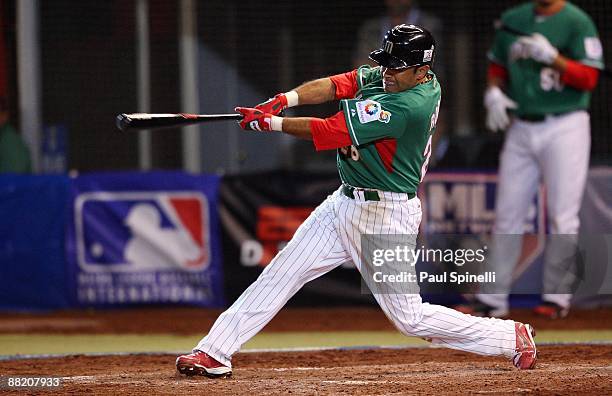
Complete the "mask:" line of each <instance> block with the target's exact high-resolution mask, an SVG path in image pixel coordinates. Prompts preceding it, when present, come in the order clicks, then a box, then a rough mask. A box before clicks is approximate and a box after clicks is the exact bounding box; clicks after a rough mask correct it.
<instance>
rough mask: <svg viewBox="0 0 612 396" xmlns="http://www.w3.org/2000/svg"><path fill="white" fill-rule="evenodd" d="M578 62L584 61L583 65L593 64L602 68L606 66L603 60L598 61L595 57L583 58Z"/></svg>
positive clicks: (597, 67) (592, 65)
mask: <svg viewBox="0 0 612 396" xmlns="http://www.w3.org/2000/svg"><path fill="white" fill-rule="evenodd" d="M578 62H580V63H582V64H583V65H587V66H591V67H594V68H596V69H600V70H601V69H603V68H604V64H603V62H602V61H596V60H593V59H581V60H579V61H578Z"/></svg>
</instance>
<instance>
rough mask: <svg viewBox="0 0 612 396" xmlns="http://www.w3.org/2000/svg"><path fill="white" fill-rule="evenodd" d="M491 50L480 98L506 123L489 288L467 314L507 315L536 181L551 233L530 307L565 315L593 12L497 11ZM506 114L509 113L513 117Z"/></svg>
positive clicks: (594, 53)
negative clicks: (538, 294) (538, 301)
mask: <svg viewBox="0 0 612 396" xmlns="http://www.w3.org/2000/svg"><path fill="white" fill-rule="evenodd" d="M501 22H502V24H503V25H505V26H508V27H509V28H512V29H516V30H519V31H524V32H527V33H529V34H531V35H530V36H524V37H517V36H516V35H514V34H512V33H508V32H506V31H503V30H499V31H498V32H497V34H496V36H495V41H494V43H493V47H492V48H491V50H490V52H489V54H488V55H489V59H490V61H491V63H490V66H489V71H488V76H487V80H488V88H487V90H486V93H485V97H484V104H485V107H486V110H487V120H486V122H487V127H488V128H489V129H491V130H505V129H506V128H508V127H509V129H508V131H507V136H506V141H505V144H504V148H503V150H502V153H501V159H500V169H499V187H498V192H497V202H496V209H495V215H496V217H495V227H494V235H495V239H494V244H493V248H492V252H491V256H490V265H492V267H493V268H492V269H493V270H495V271H496V272H497V280H498V282H497V284H496V285H495V289H494V290H486V289H484V290H483V291H482V293H481V294H479V295H477V296H476V299H477V302H476V303H475V304H474V305H473V306H472V307H471V308H470V309H468V310H465V311H464V312H469V313H474V314H479V315H486V316H499V317H503V316H506V315H507V313H508V293H509V291H510V288H511V279H512V269H513V266H514V264H515V263H516V262H517V260H518V257H519V254H520V251H521V243H522V233H523V231H524V221H525V218H526V215H527V212H528V209H529V207H530V204H531V202H533V199H534V197H535V194H536V192H537V189H538V186H539V184H540V182H541V181H543V182H544V185H545V186H546V206H547V212H548V213H547V215H548V227H549V232H550V233H551V234H552V235H554V236H552V237H550V238H549V242H548V243H547V246H546V250H545V254H544V266H545V267H544V268H545V270H544V294H543V296H542V299H543V303H542V305H540V306H538V307H537V308H536V311H535V312H536V313H538V314H540V315H543V316H546V317H549V318H558V317H564V316H565V315H567V313H568V310H569V307H570V299H571V283H572V282H573V281H575V280H576V279H575V278H573V277H574V275H575V274H574V271H573V267H574V264H575V259H576V241H577V236H576V234H577V233H578V228H579V218H578V211H579V209H580V204H581V200H582V194H583V191H584V186H585V182H586V177H587V171H588V167H589V154H590V142H591V136H590V123H589V114H588V112H587V111H588V108H589V102H590V98H591V91H592V90H593V89H594V88H595V86H596V84H597V79H598V76H599V71H598V69H601V68H603V59H602V56H603V54H602V52H603V51H602V46H601V43H600V41H599V38H598V35H597V30H596V28H595V25H594V24H593V21H592V20H591V18H590V17H589V16H588V15H587V14H586V13H585V12H584V11H582V10H581V9H579V8H578V7H576V6H575V5H573V4H571V3H570V2H568V1H565V0H535V1H534V2H530V3H526V4H523V5H519V6H517V7H514V8H512V9H510V10H508V11H506V12H505V13H504V14H503V15H502V20H501ZM509 113H513V114H514V117H512V116H510V114H509Z"/></svg>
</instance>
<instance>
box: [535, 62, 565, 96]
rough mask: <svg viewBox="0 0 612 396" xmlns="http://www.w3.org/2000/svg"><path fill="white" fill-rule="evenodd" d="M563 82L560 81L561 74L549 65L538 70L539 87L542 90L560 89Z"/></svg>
mask: <svg viewBox="0 0 612 396" xmlns="http://www.w3.org/2000/svg"><path fill="white" fill-rule="evenodd" d="M563 86H564V85H563V83H562V82H561V74H559V72H558V71H556V70H555V69H552V68H550V67H543V68H542V70H541V71H540V88H542V90H543V91H552V90H553V89H554V90H555V91H559V92H560V91H562V90H563Z"/></svg>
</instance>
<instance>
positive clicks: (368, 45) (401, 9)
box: [353, 0, 442, 75]
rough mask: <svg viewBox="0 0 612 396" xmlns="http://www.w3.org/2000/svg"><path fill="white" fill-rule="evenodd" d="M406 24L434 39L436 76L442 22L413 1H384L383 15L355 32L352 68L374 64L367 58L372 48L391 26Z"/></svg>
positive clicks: (438, 71)
mask: <svg viewBox="0 0 612 396" xmlns="http://www.w3.org/2000/svg"><path fill="white" fill-rule="evenodd" d="M401 24H407V25H419V26H422V27H424V28H425V29H427V30H428V31H430V32H431V34H432V35H433V36H434V37H436V44H437V47H438V48H437V53H438V56H437V59H436V75H439V74H440V56H439V54H440V37H441V36H442V34H441V31H442V22H440V19H438V18H437V17H435V16H434V15H431V14H429V13H427V12H425V11H423V10H421V8H420V7H419V6H418V4H417V2H416V1H414V0H385V14H384V15H382V16H378V17H373V18H369V19H367V20H366V21H365V22H364V23H363V24H362V25H361V26H360V27H359V31H358V32H357V45H356V47H355V51H354V53H353V67H355V68H357V67H359V66H361V65H365V64H369V65H372V66H374V65H375V62H374V61H372V60H371V59H370V58H369V55H370V51H372V48H376V47H377V46H378V45H379V44H380V42H381V40H382V39H383V38H384V36H385V34H386V33H387V32H388V31H389V29H391V28H392V27H393V26H397V25H401Z"/></svg>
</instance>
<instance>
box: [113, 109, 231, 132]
mask: <svg viewBox="0 0 612 396" xmlns="http://www.w3.org/2000/svg"><path fill="white" fill-rule="evenodd" d="M241 119H242V115H241V114H237V113H236V114H187V113H178V114H149V113H132V114H125V113H124V114H119V115H118V116H117V118H116V123H117V128H119V130H121V131H126V130H129V129H158V128H171V127H177V126H184V125H191V124H199V123H202V122H212V121H224V120H237V121H238V120H241Z"/></svg>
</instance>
